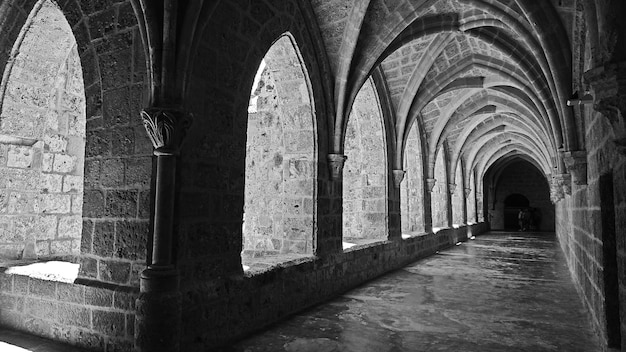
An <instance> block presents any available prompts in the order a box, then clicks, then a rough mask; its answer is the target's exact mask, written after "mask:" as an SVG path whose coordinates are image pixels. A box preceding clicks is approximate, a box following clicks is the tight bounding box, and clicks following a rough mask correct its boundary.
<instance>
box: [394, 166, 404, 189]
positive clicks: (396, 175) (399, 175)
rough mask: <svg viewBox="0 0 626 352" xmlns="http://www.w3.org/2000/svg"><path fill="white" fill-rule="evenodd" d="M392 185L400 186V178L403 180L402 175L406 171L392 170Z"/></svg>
mask: <svg viewBox="0 0 626 352" xmlns="http://www.w3.org/2000/svg"><path fill="white" fill-rule="evenodd" d="M392 173H393V185H394V186H395V187H396V188H400V184H401V183H402V180H404V175H405V174H406V171H404V170H393V171H392Z"/></svg>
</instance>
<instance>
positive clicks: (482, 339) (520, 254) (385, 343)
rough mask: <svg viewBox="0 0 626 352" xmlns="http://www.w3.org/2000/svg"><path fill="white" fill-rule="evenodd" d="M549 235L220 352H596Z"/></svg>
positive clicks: (336, 303)
mask: <svg viewBox="0 0 626 352" xmlns="http://www.w3.org/2000/svg"><path fill="white" fill-rule="evenodd" d="M599 350H600V349H599V347H598V341H597V338H596V337H595V336H594V334H593V333H592V331H591V327H590V325H589V323H588V320H587V316H586V315H585V312H584V310H583V307H582V304H581V301H580V299H579V296H578V295H577V293H576V290H575V288H574V286H573V284H572V281H571V279H570V276H569V272H568V270H567V267H566V265H565V260H564V258H563V256H562V254H561V251H560V248H559V246H558V243H557V241H556V237H555V236H554V234H547V233H525V232H524V233H522V232H513V233H511V232H501V233H497V232H493V233H490V234H487V235H483V236H479V237H477V238H476V239H475V240H472V241H469V242H467V243H463V244H461V245H459V246H456V247H454V248H452V249H449V250H446V251H442V252H440V253H438V254H437V255H435V256H432V257H430V258H427V259H424V260H421V261H418V262H416V263H413V264H411V265H409V266H407V267H405V268H403V269H401V270H398V271H395V272H393V273H391V274H388V275H386V276H384V277H382V278H379V279H377V280H374V281H371V282H369V283H367V284H365V285H363V286H361V287H359V288H356V289H354V290H352V291H349V292H347V293H346V294H344V295H343V296H341V297H339V298H337V299H335V300H332V301H330V302H328V303H326V304H323V305H321V306H318V307H316V308H313V309H311V310H308V311H306V312H303V313H301V314H297V315H295V316H293V317H292V318H291V319H289V320H287V321H284V322H282V323H280V324H277V325H275V326H273V327H272V328H270V329H269V330H267V331H265V332H262V333H260V334H258V335H256V336H253V337H250V338H249V339H246V340H244V341H241V342H239V343H238V344H236V345H234V346H231V347H228V348H225V349H224V350H223V351H234V352H270V351H271V352H278V351H287V352H313V351H315V352H333V351H336V352H350V351H353V352H370V351H371V352H392V351H393V352H396V351H397V352H399V351H455V352H457V351H459V352H463V351H465V352H471V351H480V352H490V351H494V352H496V351H497V352H503V351H505V352H514V351H529V352H530V351H533V352H538V351H567V352H575V351H581V352H583V351H584V352H592V351H599Z"/></svg>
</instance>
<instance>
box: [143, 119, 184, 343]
mask: <svg viewBox="0 0 626 352" xmlns="http://www.w3.org/2000/svg"><path fill="white" fill-rule="evenodd" d="M141 117H142V119H143V123H144V126H145V128H146V132H147V133H148V136H149V137H150V140H151V141H152V144H153V146H154V155H155V157H156V185H155V200H154V227H153V231H152V257H151V260H150V264H149V265H148V267H147V268H146V269H145V270H144V271H143V272H142V273H141V279H140V294H139V298H138V299H137V302H136V306H137V307H136V308H137V311H136V316H135V347H136V349H137V351H141V352H148V351H163V352H175V351H179V348H180V336H181V330H180V329H181V307H182V306H181V295H180V291H179V279H180V275H179V273H178V270H177V269H176V267H175V266H174V264H173V261H172V249H173V246H172V239H173V224H174V203H175V198H176V194H175V189H176V159H177V157H178V154H179V149H180V146H181V144H182V142H183V138H184V135H185V132H186V131H187V129H188V128H189V126H190V125H191V115H190V114H188V113H186V112H184V111H182V110H179V109H172V108H158V107H156V108H149V109H146V110H144V111H142V112H141Z"/></svg>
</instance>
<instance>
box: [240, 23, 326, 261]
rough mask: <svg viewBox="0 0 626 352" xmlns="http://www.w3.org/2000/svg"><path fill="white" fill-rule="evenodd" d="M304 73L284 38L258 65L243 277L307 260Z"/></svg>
mask: <svg viewBox="0 0 626 352" xmlns="http://www.w3.org/2000/svg"><path fill="white" fill-rule="evenodd" d="M312 100H313V99H312V96H311V94H310V85H309V82H308V78H307V74H306V69H305V67H304V64H303V63H302V59H301V56H300V54H299V52H298V49H297V46H296V44H295V41H294V40H293V38H292V37H291V36H290V35H289V34H285V35H283V36H281V37H280V38H279V39H278V40H276V42H274V44H273V45H272V46H271V48H270V49H269V50H268V51H267V54H266V55H265V57H264V58H263V60H262V62H261V64H260V66H259V69H258V71H257V74H256V77H255V79H254V84H253V87H252V92H251V95H250V103H249V107H248V130H247V143H246V172H245V200H244V215H243V228H242V232H243V251H242V254H241V257H242V264H243V265H244V269H247V268H249V267H252V266H254V267H257V268H262V267H267V266H271V265H273V264H276V263H279V262H284V261H287V260H291V259H295V258H299V257H302V256H308V255H312V253H313V236H314V233H313V232H314V224H313V223H314V212H315V176H316V173H317V172H316V162H315V160H316V158H315V126H314V113H313V103H312Z"/></svg>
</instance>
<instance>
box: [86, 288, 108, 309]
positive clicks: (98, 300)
mask: <svg viewBox="0 0 626 352" xmlns="http://www.w3.org/2000/svg"><path fill="white" fill-rule="evenodd" d="M85 304H87V305H90V306H96V307H112V306H113V291H111V290H107V289H104V288H99V287H92V286H86V287H85Z"/></svg>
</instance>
